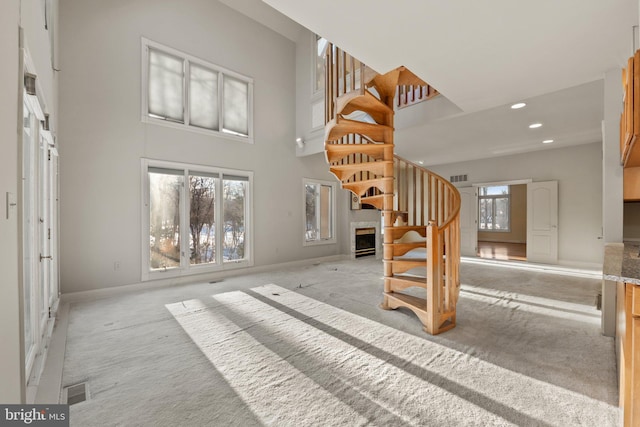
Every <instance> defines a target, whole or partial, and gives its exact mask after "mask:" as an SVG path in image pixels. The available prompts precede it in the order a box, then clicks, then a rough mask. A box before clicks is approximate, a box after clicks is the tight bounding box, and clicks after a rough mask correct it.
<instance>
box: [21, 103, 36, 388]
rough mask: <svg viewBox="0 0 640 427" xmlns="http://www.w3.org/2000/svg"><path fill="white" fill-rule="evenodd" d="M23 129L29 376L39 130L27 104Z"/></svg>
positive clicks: (24, 280)
mask: <svg viewBox="0 0 640 427" xmlns="http://www.w3.org/2000/svg"><path fill="white" fill-rule="evenodd" d="M23 113H24V114H23V128H22V292H23V317H24V318H23V320H24V354H25V370H26V377H27V378H28V377H29V375H30V372H31V368H32V367H33V361H34V359H35V353H36V337H37V329H38V324H37V320H36V319H37V315H36V310H37V308H36V305H35V301H36V300H37V298H38V296H37V292H36V285H35V284H36V280H37V270H36V269H35V267H36V265H37V264H36V263H37V260H36V255H35V252H36V250H37V248H36V246H37V240H36V200H37V199H36V196H35V194H36V178H35V175H36V168H35V158H36V149H35V147H36V142H37V140H36V133H37V129H36V127H35V123H36V120H35V116H34V114H33V111H32V110H31V108H30V107H29V106H28V105H27V104H25V105H24V110H23Z"/></svg>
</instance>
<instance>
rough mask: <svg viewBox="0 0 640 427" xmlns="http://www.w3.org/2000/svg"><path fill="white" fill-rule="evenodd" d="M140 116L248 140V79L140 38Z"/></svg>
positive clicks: (250, 87)
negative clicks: (141, 73)
mask: <svg viewBox="0 0 640 427" xmlns="http://www.w3.org/2000/svg"><path fill="white" fill-rule="evenodd" d="M142 51H143V61H142V63H143V67H142V68H143V77H142V81H143V85H142V86H143V90H142V98H143V102H142V120H143V121H145V122H149V123H157V124H163V125H166V126H172V127H178V128H183V129H189V130H193V131H197V132H204V133H210V134H211V133H214V134H223V135H225V136H227V137H231V138H236V139H239V140H243V141H249V142H251V141H252V138H253V135H252V120H253V118H252V108H253V80H252V79H250V78H248V77H245V76H243V75H240V74H238V73H234V72H233V71H230V70H226V69H224V68H222V67H220V66H218V65H215V64H211V63H208V62H206V61H203V60H201V59H198V58H195V57H193V56H190V55H187V54H185V53H182V52H179V51H177V50H175V49H171V48H169V47H166V46H162V45H160V44H158V43H154V42H152V41H150V40H147V39H144V38H143V39H142Z"/></svg>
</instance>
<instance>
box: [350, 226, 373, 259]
mask: <svg viewBox="0 0 640 427" xmlns="http://www.w3.org/2000/svg"><path fill="white" fill-rule="evenodd" d="M355 254H356V258H359V257H361V256H367V255H375V254H376V229H375V227H367V228H356V252H355Z"/></svg>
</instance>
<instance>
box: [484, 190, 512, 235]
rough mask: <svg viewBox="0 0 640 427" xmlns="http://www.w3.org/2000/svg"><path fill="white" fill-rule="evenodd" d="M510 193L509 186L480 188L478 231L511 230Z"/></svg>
mask: <svg viewBox="0 0 640 427" xmlns="http://www.w3.org/2000/svg"><path fill="white" fill-rule="evenodd" d="M509 193H510V191H509V186H508V185H496V186H489V187H479V195H478V215H479V221H478V230H481V231H509V230H510V215H509V205H510V199H509V196H510V195H509Z"/></svg>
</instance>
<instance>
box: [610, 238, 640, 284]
mask: <svg viewBox="0 0 640 427" xmlns="http://www.w3.org/2000/svg"><path fill="white" fill-rule="evenodd" d="M639 252H640V243H638V242H633V243H630V242H625V243H607V244H606V245H605V247H604V266H603V269H602V273H603V276H604V279H605V280H613V281H616V282H626V283H633V284H635V285H640V256H638V253H639Z"/></svg>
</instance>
